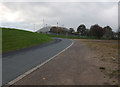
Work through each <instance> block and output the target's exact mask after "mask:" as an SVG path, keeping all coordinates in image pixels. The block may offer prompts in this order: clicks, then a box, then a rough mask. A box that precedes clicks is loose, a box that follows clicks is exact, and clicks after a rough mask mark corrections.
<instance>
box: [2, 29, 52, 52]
mask: <svg viewBox="0 0 120 87" xmlns="http://www.w3.org/2000/svg"><path fill="white" fill-rule="evenodd" d="M0 29H1V28H0ZM51 40H52V39H51V38H50V37H48V36H47V35H46V34H38V33H34V32H29V31H24V30H19V29H10V28H2V52H8V51H11V50H17V49H21V48H26V47H31V46H35V45H38V44H43V43H46V42H49V41H51Z"/></svg>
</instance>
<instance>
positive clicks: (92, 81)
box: [14, 39, 110, 85]
mask: <svg viewBox="0 0 120 87" xmlns="http://www.w3.org/2000/svg"><path fill="white" fill-rule="evenodd" d="M73 42H74V44H73V45H72V46H71V47H70V48H68V49H67V50H66V51H64V52H62V53H61V54H59V55H58V56H56V57H55V58H54V59H52V60H51V61H49V62H47V63H46V64H44V65H43V66H41V67H40V68H39V69H37V70H35V71H34V72H32V73H30V74H29V75H27V76H26V77H24V78H22V79H21V80H19V81H18V82H16V83H15V84H14V85H106V84H107V85H108V84H110V83H109V81H108V80H107V79H106V78H104V74H103V73H102V72H101V71H100V70H99V67H98V66H96V63H97V61H94V60H95V59H94V58H93V57H94V56H95V55H96V52H95V51H93V50H91V49H90V48H88V47H87V46H86V45H85V44H84V43H82V42H81V41H80V40H79V39H78V40H73Z"/></svg>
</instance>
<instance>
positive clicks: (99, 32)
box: [90, 24, 104, 39]
mask: <svg viewBox="0 0 120 87" xmlns="http://www.w3.org/2000/svg"><path fill="white" fill-rule="evenodd" d="M90 31H91V33H92V36H95V37H97V38H98V39H100V38H101V37H102V36H103V35H104V29H103V28H102V27H100V26H99V25H98V24H95V25H93V26H91V28H90Z"/></svg>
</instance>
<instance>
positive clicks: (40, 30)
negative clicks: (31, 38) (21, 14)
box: [37, 26, 51, 33]
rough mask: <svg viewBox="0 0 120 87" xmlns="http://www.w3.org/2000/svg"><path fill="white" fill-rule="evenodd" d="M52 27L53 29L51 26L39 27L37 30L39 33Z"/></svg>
mask: <svg viewBox="0 0 120 87" xmlns="http://www.w3.org/2000/svg"><path fill="white" fill-rule="evenodd" d="M50 29H51V26H47V27H43V28H41V29H39V30H38V31H37V32H38V33H40V32H43V33H45V32H48V31H50Z"/></svg>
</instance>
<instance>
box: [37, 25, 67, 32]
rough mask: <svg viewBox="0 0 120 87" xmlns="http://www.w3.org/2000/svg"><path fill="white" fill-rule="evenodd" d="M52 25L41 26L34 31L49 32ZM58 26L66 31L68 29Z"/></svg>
mask: <svg viewBox="0 0 120 87" xmlns="http://www.w3.org/2000/svg"><path fill="white" fill-rule="evenodd" d="M52 27H54V26H47V27H43V28H41V29H39V30H38V31H36V32H38V33H40V32H42V33H46V32H49V31H50V29H51V28H52ZM59 28H62V29H64V30H65V31H68V29H67V28H65V27H59Z"/></svg>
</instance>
